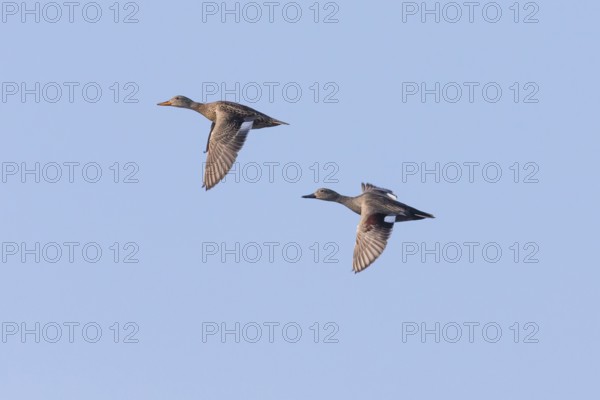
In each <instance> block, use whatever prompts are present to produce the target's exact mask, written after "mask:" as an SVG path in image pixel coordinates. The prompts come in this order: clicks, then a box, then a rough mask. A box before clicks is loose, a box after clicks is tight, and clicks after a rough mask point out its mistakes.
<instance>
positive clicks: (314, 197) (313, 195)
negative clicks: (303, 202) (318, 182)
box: [302, 193, 317, 199]
mask: <svg viewBox="0 0 600 400" xmlns="http://www.w3.org/2000/svg"><path fill="white" fill-rule="evenodd" d="M302 198H303V199H316V198H317V196H315V194H314V193H311V194H307V195H306V196H302Z"/></svg>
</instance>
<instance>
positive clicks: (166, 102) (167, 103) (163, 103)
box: [157, 100, 172, 106]
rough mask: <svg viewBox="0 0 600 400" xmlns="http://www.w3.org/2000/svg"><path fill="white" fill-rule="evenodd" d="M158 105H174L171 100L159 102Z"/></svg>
mask: <svg viewBox="0 0 600 400" xmlns="http://www.w3.org/2000/svg"><path fill="white" fill-rule="evenodd" d="M157 106H172V104H171V100H167V101H163V102H162V103H158V104H157Z"/></svg>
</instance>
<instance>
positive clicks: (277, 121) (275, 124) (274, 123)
mask: <svg viewBox="0 0 600 400" xmlns="http://www.w3.org/2000/svg"><path fill="white" fill-rule="evenodd" d="M271 124H272V125H273V126H277V125H289V124H288V123H287V122H283V121H280V120H278V119H272V120H271Z"/></svg>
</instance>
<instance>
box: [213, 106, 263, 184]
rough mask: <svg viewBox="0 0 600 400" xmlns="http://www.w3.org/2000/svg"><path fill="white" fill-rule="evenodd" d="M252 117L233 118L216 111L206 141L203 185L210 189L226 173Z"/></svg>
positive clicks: (246, 132)
mask: <svg viewBox="0 0 600 400" xmlns="http://www.w3.org/2000/svg"><path fill="white" fill-rule="evenodd" d="M253 123H254V119H245V120H244V119H235V118H231V117H228V115H227V114H224V113H220V112H218V111H217V121H216V123H215V125H214V127H213V128H212V130H211V134H210V138H209V141H208V146H207V147H208V156H207V158H206V165H205V169H204V186H203V187H205V188H206V190H209V189H211V188H212V187H214V186H215V185H216V184H217V183H219V182H220V181H221V179H223V178H224V177H225V175H227V173H228V172H229V170H230V169H231V167H232V166H233V163H234V162H235V159H236V158H237V155H238V153H239V151H240V150H241V148H242V146H244V143H245V142H246V137H247V136H248V132H249V131H250V129H252V125H253Z"/></svg>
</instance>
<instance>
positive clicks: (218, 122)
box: [158, 96, 434, 273]
mask: <svg viewBox="0 0 600 400" xmlns="http://www.w3.org/2000/svg"><path fill="white" fill-rule="evenodd" d="M158 105H159V106H171V107H179V108H187V109H190V110H194V111H197V112H199V113H200V114H202V115H204V116H205V117H206V118H208V119H209V120H210V121H212V126H211V128H210V133H209V135H208V141H207V143H206V151H205V153H208V154H207V160H206V168H205V171H204V185H203V187H205V188H206V190H209V189H211V188H213V187H214V186H215V185H216V184H217V183H219V182H220V181H221V180H222V179H223V178H224V177H225V175H227V173H228V172H229V170H230V169H231V167H232V166H233V164H234V162H235V160H236V158H237V155H238V153H239V152H240V150H241V148H242V146H243V145H244V143H245V141H246V137H247V136H248V132H249V131H250V130H251V129H261V128H268V127H272V126H278V125H288V124H287V123H286V122H283V121H279V120H277V119H275V118H272V117H269V116H268V115H266V114H263V113H261V112H259V111H256V110H254V109H253V108H250V107H247V106H244V105H242V104H238V103H234V102H231V101H215V102H213V103H197V102H195V101H193V100H191V99H189V98H187V97H185V96H175V97H173V98H172V99H171V100H167V101H165V102H162V103H158ZM302 197H304V198H310V199H319V200H325V201H334V202H336V203H340V204H343V205H345V206H346V207H348V208H349V209H350V210H352V211H354V212H355V213H357V214H359V215H360V222H359V224H358V228H357V234H356V245H355V247H354V257H353V262H352V268H353V270H354V272H355V273H357V272H360V271H362V270H364V269H365V268H367V267H368V266H369V265H371V264H372V263H373V262H374V261H375V260H376V259H377V258H378V257H379V256H380V255H381V253H383V250H384V249H385V246H386V245H387V241H388V239H389V238H390V236H391V234H392V228H393V227H394V223H395V222H404V221H414V220H419V219H424V218H434V216H433V215H431V214H429V213H426V212H423V211H419V210H417V209H415V208H413V207H410V206H408V205H406V204H403V203H400V202H399V201H398V200H397V197H396V195H395V194H394V193H393V192H392V191H391V190H388V189H384V188H380V187H377V186H375V185H371V184H369V183H367V184H365V183H363V184H362V194H360V195H358V196H355V197H348V196H343V195H341V194H339V193H337V192H335V191H333V190H331V189H325V188H322V189H318V190H317V191H316V192H315V193H313V194H309V195H306V196H302Z"/></svg>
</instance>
